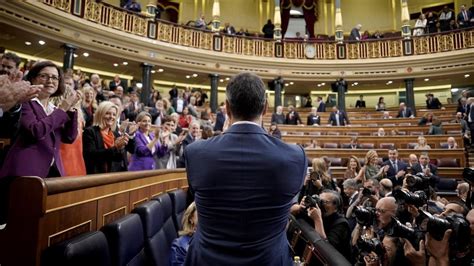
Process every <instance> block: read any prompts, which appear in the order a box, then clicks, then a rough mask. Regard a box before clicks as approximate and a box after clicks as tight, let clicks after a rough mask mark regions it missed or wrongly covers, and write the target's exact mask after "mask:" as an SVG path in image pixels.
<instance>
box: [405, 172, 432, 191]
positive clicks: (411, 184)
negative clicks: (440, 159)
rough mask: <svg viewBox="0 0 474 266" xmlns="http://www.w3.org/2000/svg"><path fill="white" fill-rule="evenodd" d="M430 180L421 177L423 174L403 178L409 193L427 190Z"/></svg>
mask: <svg viewBox="0 0 474 266" xmlns="http://www.w3.org/2000/svg"><path fill="white" fill-rule="evenodd" d="M430 179H431V178H430V177H428V176H425V175H423V173H418V174H416V175H406V176H405V182H406V184H407V186H408V189H409V190H410V191H416V190H426V189H428V188H429V186H430Z"/></svg>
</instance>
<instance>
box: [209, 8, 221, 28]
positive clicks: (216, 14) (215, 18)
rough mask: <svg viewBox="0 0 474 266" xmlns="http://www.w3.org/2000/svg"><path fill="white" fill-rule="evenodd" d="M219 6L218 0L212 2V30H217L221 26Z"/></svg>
mask: <svg viewBox="0 0 474 266" xmlns="http://www.w3.org/2000/svg"><path fill="white" fill-rule="evenodd" d="M220 17H221V6H220V4H219V0H214V4H213V5H212V24H211V25H212V31H213V32H219V28H220V26H221V20H220Z"/></svg>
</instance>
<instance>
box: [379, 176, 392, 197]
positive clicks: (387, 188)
mask: <svg viewBox="0 0 474 266" xmlns="http://www.w3.org/2000/svg"><path fill="white" fill-rule="evenodd" d="M392 190H393V183H392V181H390V179H388V178H384V179H382V180H380V183H379V195H380V197H381V198H383V197H390V196H391V195H392Z"/></svg>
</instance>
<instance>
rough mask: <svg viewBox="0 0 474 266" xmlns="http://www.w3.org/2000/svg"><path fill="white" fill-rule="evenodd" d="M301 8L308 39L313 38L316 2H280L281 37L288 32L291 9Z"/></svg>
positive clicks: (302, 0) (301, 0) (294, 0)
mask: <svg viewBox="0 0 474 266" xmlns="http://www.w3.org/2000/svg"><path fill="white" fill-rule="evenodd" d="M292 6H294V7H302V9H303V16H304V20H305V22H306V30H307V31H308V35H309V38H314V23H316V21H317V20H318V17H317V13H318V0H281V1H280V10H281V11H280V12H281V31H282V35H283V37H284V36H285V33H286V31H287V30H288V24H289V22H290V10H291V7H292Z"/></svg>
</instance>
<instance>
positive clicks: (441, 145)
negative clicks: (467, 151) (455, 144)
mask: <svg viewBox="0 0 474 266" xmlns="http://www.w3.org/2000/svg"><path fill="white" fill-rule="evenodd" d="M439 147H440V148H441V149H447V148H448V147H449V144H448V143H447V142H440V143H439Z"/></svg>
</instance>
